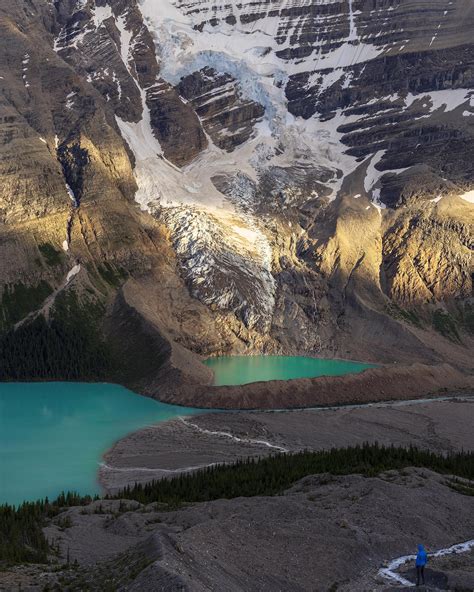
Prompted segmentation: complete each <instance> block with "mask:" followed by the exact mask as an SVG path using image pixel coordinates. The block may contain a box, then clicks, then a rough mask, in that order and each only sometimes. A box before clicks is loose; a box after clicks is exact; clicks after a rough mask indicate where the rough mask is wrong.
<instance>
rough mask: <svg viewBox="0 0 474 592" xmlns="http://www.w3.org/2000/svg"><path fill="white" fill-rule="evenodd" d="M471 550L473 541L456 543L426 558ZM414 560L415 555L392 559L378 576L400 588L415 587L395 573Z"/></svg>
mask: <svg viewBox="0 0 474 592" xmlns="http://www.w3.org/2000/svg"><path fill="white" fill-rule="evenodd" d="M471 549H474V539H471V540H469V541H465V542H464V543H457V544H455V545H451V547H447V548H445V549H439V550H438V551H435V552H434V553H428V558H436V557H444V556H445V555H455V554H458V553H467V552H469V551H470V550H471ZM415 559H416V555H403V556H402V557H397V558H396V559H392V561H390V562H389V564H388V566H387V567H382V568H381V569H380V570H379V575H380V576H382V577H383V578H385V579H387V580H390V581H391V582H396V583H397V584H401V585H402V586H409V587H410V588H412V587H415V584H414V583H413V582H410V580H407V579H406V578H404V577H403V576H401V575H400V574H399V573H397V571H398V570H399V569H400V567H401V566H402V565H405V564H406V563H408V562H410V561H415Z"/></svg>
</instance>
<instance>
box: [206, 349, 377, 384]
mask: <svg viewBox="0 0 474 592" xmlns="http://www.w3.org/2000/svg"><path fill="white" fill-rule="evenodd" d="M205 364H206V365H207V366H209V368H211V369H212V370H213V371H214V384H215V385H217V386H224V385H231V384H247V383H249V382H258V381H267V380H291V379H294V378H314V377H316V376H340V375H342V374H351V373H354V372H362V371H363V370H366V369H367V368H373V367H374V365H373V364H363V363H362V362H351V361H347V360H323V359H318V358H307V357H304V356H222V357H219V358H209V359H208V360H206V361H205Z"/></svg>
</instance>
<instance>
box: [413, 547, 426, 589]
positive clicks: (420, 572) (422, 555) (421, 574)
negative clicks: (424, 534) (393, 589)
mask: <svg viewBox="0 0 474 592" xmlns="http://www.w3.org/2000/svg"><path fill="white" fill-rule="evenodd" d="M427 561H428V555H427V554H426V551H425V548H424V547H423V545H418V554H417V556H416V561H415V566H416V585H417V586H419V585H420V578H421V581H422V582H423V586H424V585H425V565H426V563H427Z"/></svg>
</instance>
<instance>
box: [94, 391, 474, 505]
mask: <svg viewBox="0 0 474 592" xmlns="http://www.w3.org/2000/svg"><path fill="white" fill-rule="evenodd" d="M473 425H474V396H471V397H465V398H463V399H459V398H457V399H456V398H452V399H450V400H443V401H424V402H416V403H413V402H410V403H388V404H377V405H369V406H367V405H366V406H362V407H358V408H354V407H352V408H351V407H341V408H336V409H335V408H332V409H305V410H294V411H281V412H271V411H269V412H263V411H256V412H244V411H243V412H232V413H229V412H227V413H206V414H203V415H198V416H192V417H183V418H180V419H174V420H171V421H167V422H163V423H160V424H157V425H155V426H149V427H147V428H144V429H142V430H139V431H137V432H134V433H132V434H130V435H128V436H126V437H125V438H123V439H122V440H119V441H118V442H117V443H116V444H115V445H114V446H113V447H112V448H111V449H110V450H109V451H108V452H107V453H106V454H105V455H104V464H103V465H102V466H101V468H100V469H99V481H100V483H101V485H102V487H103V488H104V490H105V491H106V492H110V493H116V492H117V491H118V490H119V489H121V488H123V487H125V486H127V485H133V484H134V483H135V482H142V483H143V482H146V481H150V480H152V479H159V478H164V477H170V476H173V475H177V474H179V473H180V472H187V471H190V470H194V469H195V468H197V467H204V466H209V465H213V464H217V463H228V462H234V461H236V460H238V459H240V458H247V457H261V456H266V455H268V454H275V453H277V452H284V451H288V452H297V451H300V450H322V449H329V448H332V447H336V448H339V447H344V446H353V445H356V444H361V443H363V442H379V443H380V444H385V445H390V444H393V445H396V446H408V445H414V446H417V447H419V448H428V449H430V450H432V451H436V452H439V453H447V452H453V451H461V450H474V431H473V429H472V426H473Z"/></svg>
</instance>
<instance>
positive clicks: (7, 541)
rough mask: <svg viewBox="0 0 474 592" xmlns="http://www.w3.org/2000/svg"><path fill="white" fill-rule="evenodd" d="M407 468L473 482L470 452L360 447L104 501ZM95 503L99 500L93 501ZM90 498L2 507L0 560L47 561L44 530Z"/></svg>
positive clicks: (221, 492) (217, 495)
mask: <svg viewBox="0 0 474 592" xmlns="http://www.w3.org/2000/svg"><path fill="white" fill-rule="evenodd" d="M407 467H420V468H425V469H430V470H432V471H435V472H437V473H440V474H449V475H453V476H456V477H461V478H464V479H474V453H473V452H459V453H452V454H448V455H441V454H436V453H434V452H429V451H426V450H419V449H418V448H416V447H413V446H410V447H408V448H401V447H394V446H389V447H386V446H380V445H378V444H364V445H362V446H352V447H348V448H339V449H336V448H335V449H332V450H327V451H318V452H309V451H304V452H299V453H293V454H278V455H276V456H269V457H265V458H258V459H246V460H241V461H238V462H235V463H233V464H228V465H216V466H213V467H208V468H205V469H201V470H198V471H196V472H195V473H191V474H183V475H180V476H177V477H174V478H171V479H164V480H158V481H152V482H150V483H146V484H135V485H134V486H132V487H126V488H125V489H123V490H122V491H120V492H119V493H117V494H116V495H114V496H107V497H106V499H130V500H136V501H138V502H140V503H142V504H149V503H153V502H158V503H160V504H163V505H164V507H168V508H170V507H177V506H179V505H181V504H187V503H195V502H204V501H211V500H215V499H221V498H227V499H230V498H234V497H241V496H244V497H252V496H258V495H277V494H279V493H281V492H283V491H285V490H286V489H288V488H289V487H291V485H293V484H294V483H295V482H296V481H298V480H299V479H302V478H303V477H306V476H308V475H316V474H323V473H328V474H331V475H348V474H354V473H357V474H362V475H365V476H367V477H370V476H375V475H378V474H379V473H381V472H383V471H388V470H401V469H404V468H407ZM94 499H98V498H97V497H96V498H94ZM91 501H92V498H91V497H90V496H85V497H84V496H79V495H77V494H75V493H66V494H65V493H62V494H61V495H60V496H59V497H58V498H57V499H56V500H54V501H53V502H50V501H49V500H47V499H46V500H41V501H36V502H25V503H23V504H22V505H21V506H19V507H13V506H11V505H8V504H4V505H2V506H0V562H7V563H24V562H45V561H47V558H48V553H49V551H50V548H49V545H48V542H47V541H46V538H45V537H44V534H43V532H42V528H43V527H44V526H45V525H46V524H47V523H48V521H49V520H50V519H51V518H53V517H54V516H57V515H58V514H59V513H60V512H61V511H62V510H63V509H65V508H67V507H71V506H79V505H88V504H89V503H90V502H91Z"/></svg>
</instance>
